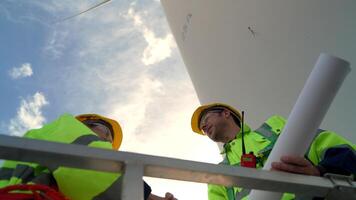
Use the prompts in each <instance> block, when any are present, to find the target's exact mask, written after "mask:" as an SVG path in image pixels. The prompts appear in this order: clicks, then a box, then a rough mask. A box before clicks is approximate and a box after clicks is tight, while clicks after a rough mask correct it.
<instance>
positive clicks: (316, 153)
mask: <svg viewBox="0 0 356 200" xmlns="http://www.w3.org/2000/svg"><path fill="white" fill-rule="evenodd" d="M285 124H286V120H285V119H284V118H283V117H282V116H278V115H274V116H272V117H269V118H268V119H267V120H266V121H265V122H264V123H263V124H262V125H261V126H260V127H259V128H258V129H256V130H251V128H250V127H249V126H248V125H247V124H246V123H245V122H244V114H243V112H240V111H239V110H237V109H235V108H233V107H232V106H229V105H227V104H224V103H210V104H205V105H202V106H199V107H198V108H197V109H196V110H195V111H194V113H193V115H192V119H191V127H192V130H193V131H194V132H196V133H198V134H200V135H207V136H208V137H209V138H210V139H211V140H213V141H215V142H221V143H223V144H224V150H223V153H224V154H225V158H224V160H223V161H222V163H221V164H226V165H231V166H244V167H254V168H262V167H263V165H264V163H265V162H266V160H267V158H268V155H269V153H270V152H271V150H272V148H273V146H274V144H275V142H276V140H277V139H278V136H279V134H280V133H281V132H282V130H283V128H284V126H285ZM355 149H356V145H355V144H353V143H351V142H349V141H347V140H346V139H344V138H342V137H341V136H339V135H337V134H336V133H334V132H331V131H325V130H321V129H320V130H318V134H317V136H316V138H315V139H314V141H313V143H312V144H311V146H310V148H309V150H308V152H306V154H305V158H304V157H299V156H290V155H286V156H283V157H281V160H280V162H274V163H272V169H273V170H279V171H286V172H291V173H298V174H304V175H314V176H322V175H323V174H325V173H337V174H344V175H354V176H355V175H356V168H355V166H356V156H355V155H356V154H355ZM249 192H250V190H247V189H244V188H238V187H224V186H219V185H209V187H208V197H209V200H216V199H219V200H235V199H246V198H247V196H248V194H249ZM285 199H294V195H293V194H285V195H284V196H283V200H285Z"/></svg>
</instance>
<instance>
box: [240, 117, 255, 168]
mask: <svg viewBox="0 0 356 200" xmlns="http://www.w3.org/2000/svg"><path fill="white" fill-rule="evenodd" d="M244 115H245V113H244V111H242V116H241V134H242V135H241V141H242V156H241V162H240V165H241V167H249V168H256V162H257V161H256V160H257V159H256V156H255V155H254V154H253V152H252V151H251V152H250V153H248V154H247V153H246V148H245V140H244Z"/></svg>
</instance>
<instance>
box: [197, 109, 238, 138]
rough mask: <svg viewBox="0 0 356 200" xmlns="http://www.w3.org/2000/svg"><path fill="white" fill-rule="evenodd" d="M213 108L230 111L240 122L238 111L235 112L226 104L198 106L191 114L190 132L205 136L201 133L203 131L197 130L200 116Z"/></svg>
mask: <svg viewBox="0 0 356 200" xmlns="http://www.w3.org/2000/svg"><path fill="white" fill-rule="evenodd" d="M214 107H223V108H226V109H228V110H230V111H231V112H233V113H234V114H235V116H236V117H237V118H239V120H241V114H240V111H238V110H236V109H235V108H233V107H231V106H229V105H227V104H223V103H210V104H205V105H202V106H199V107H198V108H197V109H196V110H195V111H194V113H193V116H192V120H191V126H192V130H193V131H194V132H196V133H199V134H201V135H205V134H204V133H203V131H202V130H201V129H200V128H199V124H200V120H201V117H202V114H203V113H204V111H205V110H207V109H210V108H214Z"/></svg>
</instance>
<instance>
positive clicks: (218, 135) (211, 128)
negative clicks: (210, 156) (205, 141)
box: [199, 109, 229, 142]
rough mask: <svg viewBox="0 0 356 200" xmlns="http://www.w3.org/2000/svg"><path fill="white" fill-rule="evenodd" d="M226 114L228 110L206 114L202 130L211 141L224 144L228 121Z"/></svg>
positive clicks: (202, 122) (202, 119) (201, 122)
mask: <svg viewBox="0 0 356 200" xmlns="http://www.w3.org/2000/svg"><path fill="white" fill-rule="evenodd" d="M226 112H229V111H228V110H226V109H224V110H211V111H208V112H206V113H205V114H204V115H203V116H202V118H201V120H200V125H199V127H200V129H201V130H202V131H203V132H204V134H206V135H207V136H208V137H209V138H210V139H211V140H213V141H215V142H223V141H224V139H225V135H226V127H227V119H226Z"/></svg>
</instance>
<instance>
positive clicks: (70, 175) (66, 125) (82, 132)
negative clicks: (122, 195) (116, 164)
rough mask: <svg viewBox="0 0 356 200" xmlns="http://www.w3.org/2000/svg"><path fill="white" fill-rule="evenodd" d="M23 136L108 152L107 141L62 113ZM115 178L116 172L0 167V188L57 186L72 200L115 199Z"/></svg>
mask: <svg viewBox="0 0 356 200" xmlns="http://www.w3.org/2000/svg"><path fill="white" fill-rule="evenodd" d="M24 137H25V138H31V139H38V140H46V141H52V142H61V143H67V144H80V145H86V146H89V147H96V148H104V149H112V145H111V143H110V142H106V141H103V140H101V139H100V138H99V137H98V136H97V135H96V134H95V133H93V132H92V131H91V130H90V129H89V128H88V127H86V126H85V125H84V124H82V123H81V122H79V121H78V120H77V119H75V118H74V117H73V116H72V115H70V114H64V115H62V116H60V117H59V118H58V119H57V120H55V121H53V122H51V123H48V124H46V125H44V126H43V127H42V128H40V129H34V130H30V131H28V132H27V133H26V134H25V135H24ZM119 177H120V174H119V173H107V172H99V171H92V170H82V169H74V168H67V167H60V166H58V167H54V169H48V168H47V166H41V165H38V164H36V163H28V162H16V161H5V162H4V164H3V166H2V167H1V168H0V188H2V187H5V186H8V185H14V184H23V183H27V184H31V183H37V184H45V185H49V186H55V187H56V186H58V188H59V190H60V192H62V193H63V194H64V195H65V196H67V197H69V198H70V199H72V200H92V199H93V200H101V199H102V200H104V199H105V200H111V199H117V198H118V197H117V191H118V189H119V185H120V181H119V180H118V179H119Z"/></svg>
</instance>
